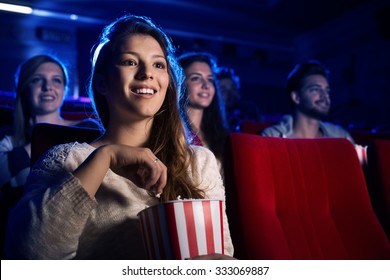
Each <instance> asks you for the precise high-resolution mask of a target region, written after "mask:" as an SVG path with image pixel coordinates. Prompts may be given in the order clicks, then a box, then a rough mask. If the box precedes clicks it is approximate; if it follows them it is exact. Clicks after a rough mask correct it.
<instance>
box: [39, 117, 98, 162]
mask: <svg viewBox="0 0 390 280" xmlns="http://www.w3.org/2000/svg"><path fill="white" fill-rule="evenodd" d="M99 136H101V131H100V130H98V129H92V128H84V127H83V128H82V127H74V126H63V125H56V124H50V123H38V124H36V125H34V128H33V131H32V136H31V138H32V139H31V166H32V165H33V164H34V163H35V162H36V160H37V159H38V158H39V157H40V156H41V155H42V154H43V153H45V152H46V151H47V150H48V149H50V148H51V147H53V146H55V145H58V144H63V143H69V142H74V141H78V142H80V143H82V142H92V141H93V140H95V139H96V138H98V137H99Z"/></svg>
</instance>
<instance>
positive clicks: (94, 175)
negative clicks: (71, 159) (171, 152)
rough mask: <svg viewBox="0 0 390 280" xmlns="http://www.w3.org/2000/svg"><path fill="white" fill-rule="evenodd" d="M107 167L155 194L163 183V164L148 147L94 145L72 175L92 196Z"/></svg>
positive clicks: (162, 186) (164, 178) (165, 170)
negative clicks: (95, 146) (94, 148)
mask: <svg viewBox="0 0 390 280" xmlns="http://www.w3.org/2000/svg"><path fill="white" fill-rule="evenodd" d="M109 168H110V169H111V170H112V171H114V172H115V173H117V174H118V175H120V176H123V177H125V178H127V179H129V180H131V181H132V182H133V183H134V184H136V185H137V186H138V187H141V188H145V189H147V190H149V191H151V192H153V193H155V194H156V195H158V194H161V193H162V191H163V188H164V187H165V185H166V183H167V167H166V166H165V165H164V164H163V163H162V162H161V161H160V160H159V159H158V158H157V157H156V156H155V155H154V154H153V153H152V151H151V150H150V149H148V148H136V147H130V146H126V145H117V144H111V145H104V146H100V147H99V148H97V149H96V150H95V151H94V152H93V153H92V154H91V155H90V156H89V157H88V158H87V159H86V160H85V161H84V162H83V163H82V164H81V165H80V166H79V167H78V168H77V169H76V170H75V171H74V172H73V174H74V176H75V177H77V178H79V180H80V182H81V184H82V186H83V187H84V189H85V190H86V191H87V192H88V193H89V195H90V196H91V197H94V196H95V194H96V192H97V190H98V189H99V187H100V185H101V183H102V181H103V178H104V176H105V175H106V173H107V171H108V169H109Z"/></svg>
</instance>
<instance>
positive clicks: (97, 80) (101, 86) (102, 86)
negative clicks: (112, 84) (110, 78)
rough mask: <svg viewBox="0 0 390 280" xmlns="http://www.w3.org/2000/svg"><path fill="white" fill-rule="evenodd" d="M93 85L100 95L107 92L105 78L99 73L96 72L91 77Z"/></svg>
mask: <svg viewBox="0 0 390 280" xmlns="http://www.w3.org/2000/svg"><path fill="white" fill-rule="evenodd" d="M93 85H94V87H95V88H96V89H97V90H98V92H99V93H100V94H101V95H106V94H107V85H106V79H105V78H104V77H103V75H101V74H96V75H95V77H94V78H93Z"/></svg>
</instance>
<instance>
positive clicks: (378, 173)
mask: <svg viewBox="0 0 390 280" xmlns="http://www.w3.org/2000/svg"><path fill="white" fill-rule="evenodd" d="M366 174H367V179H368V187H369V192H370V195H371V201H372V204H373V206H374V210H375V212H376V214H377V216H378V219H379V221H380V222H381V223H382V226H383V228H384V229H385V232H386V233H387V236H388V238H390V141H389V140H379V139H375V140H373V143H372V144H371V145H370V146H369V147H368V168H367V172H366Z"/></svg>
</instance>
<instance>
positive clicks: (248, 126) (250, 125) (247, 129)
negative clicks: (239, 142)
mask: <svg viewBox="0 0 390 280" xmlns="http://www.w3.org/2000/svg"><path fill="white" fill-rule="evenodd" d="M275 123H276V122H273V121H269V122H256V121H242V122H241V124H240V132H242V133H249V134H260V132H262V131H263V130H264V129H265V128H267V127H269V126H272V125H274V124H275Z"/></svg>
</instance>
